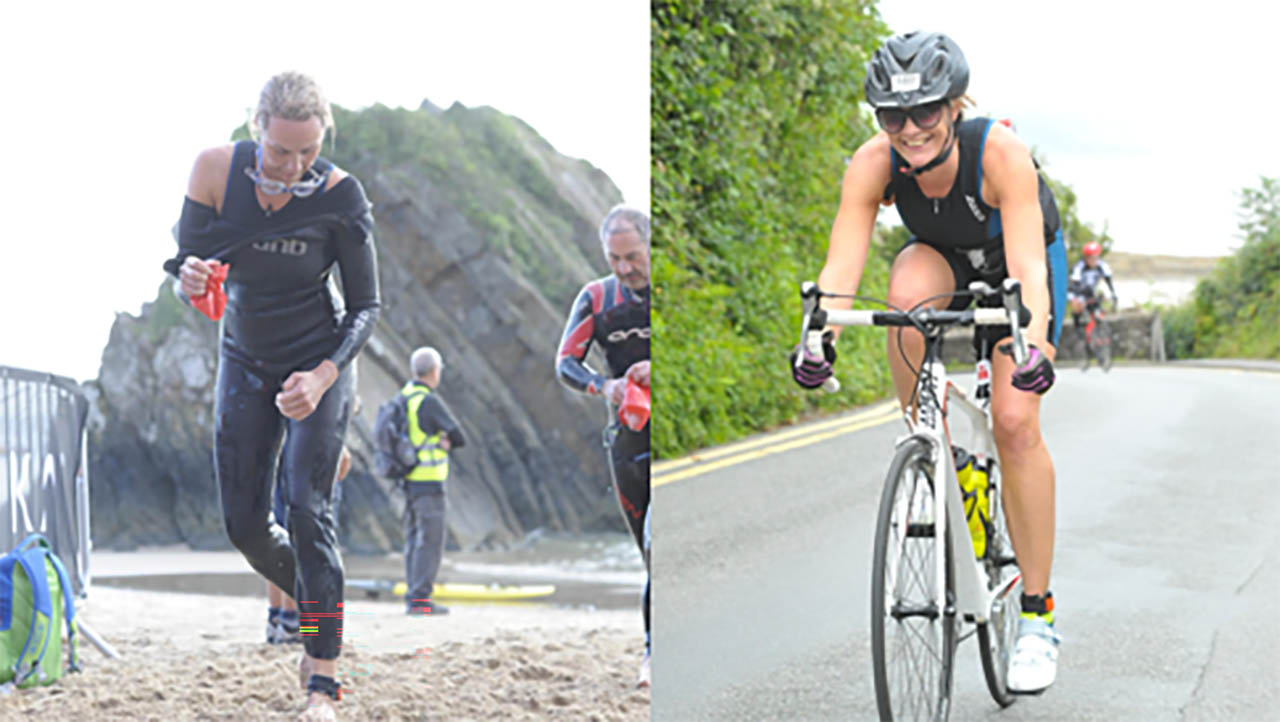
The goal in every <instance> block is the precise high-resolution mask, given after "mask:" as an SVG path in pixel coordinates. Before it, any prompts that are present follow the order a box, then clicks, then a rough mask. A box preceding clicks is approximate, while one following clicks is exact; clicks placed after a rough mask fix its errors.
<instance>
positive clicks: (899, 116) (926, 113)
mask: <svg viewBox="0 0 1280 722" xmlns="http://www.w3.org/2000/svg"><path fill="white" fill-rule="evenodd" d="M946 102H947V101H945V100H935V101H933V102H932V103H925V104H924V105H913V106H911V107H910V108H877V109H876V122H877V123H879V124H880V127H881V128H884V130H885V132H886V133H899V132H901V131H902V129H903V128H904V127H906V125H907V118H911V122H912V123H915V124H916V127H917V128H919V129H920V130H929V129H930V128H933V127H934V126H936V125H937V124H938V123H939V122H940V121H941V120H942V109H943V107H945V106H946Z"/></svg>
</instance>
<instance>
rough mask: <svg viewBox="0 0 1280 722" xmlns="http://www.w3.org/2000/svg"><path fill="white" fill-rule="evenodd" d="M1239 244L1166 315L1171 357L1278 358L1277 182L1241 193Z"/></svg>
mask: <svg viewBox="0 0 1280 722" xmlns="http://www.w3.org/2000/svg"><path fill="white" fill-rule="evenodd" d="M1240 214H1241V221H1240V230H1241V233H1242V235H1243V236H1244V244H1243V245H1242V246H1241V247H1240V248H1239V249H1238V250H1237V251H1236V252H1235V254H1233V255H1231V256H1228V257H1226V258H1224V259H1222V260H1221V261H1219V262H1218V265H1217V267H1215V268H1214V270H1213V272H1212V273H1211V274H1210V275H1209V276H1207V277H1205V278H1204V279H1201V281H1200V282H1199V283H1198V284H1196V290H1195V293H1194V294H1193V297H1192V298H1191V299H1190V300H1189V301H1187V302H1186V303H1184V304H1182V305H1181V306H1178V307H1176V308H1173V309H1168V310H1166V311H1165V313H1164V316H1163V322H1164V327H1165V349H1166V352H1167V353H1168V355H1169V357H1170V358H1187V357H1219V358H1224V357H1235V358H1272V359H1280V180H1278V179H1276V178H1262V179H1261V185H1260V187H1259V188H1246V189H1245V190H1244V191H1243V192H1242V193H1241V202H1240Z"/></svg>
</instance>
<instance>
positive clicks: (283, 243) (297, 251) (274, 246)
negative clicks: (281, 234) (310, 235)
mask: <svg viewBox="0 0 1280 722" xmlns="http://www.w3.org/2000/svg"><path fill="white" fill-rule="evenodd" d="M253 248H254V250H258V251H266V252H267V253H283V254H285V255H288V256H305V255H306V254H307V242H306V241H300V240H298V239H296V238H277V239H275V240H271V241H258V242H257V243H255V244H253Z"/></svg>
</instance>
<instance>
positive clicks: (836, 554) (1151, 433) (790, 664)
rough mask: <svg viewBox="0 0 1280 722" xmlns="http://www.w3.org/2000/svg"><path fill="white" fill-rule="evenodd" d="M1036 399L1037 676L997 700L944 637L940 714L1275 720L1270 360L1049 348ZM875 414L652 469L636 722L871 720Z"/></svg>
mask: <svg viewBox="0 0 1280 722" xmlns="http://www.w3.org/2000/svg"><path fill="white" fill-rule="evenodd" d="M881 408H882V409H883V406H881ZM1042 415H1043V419H1044V429H1045V438H1046V441H1047V443H1048V445H1049V448H1050V452H1051V454H1052V455H1053V458H1054V462H1055V465H1056V468H1057V480H1058V482H1057V483H1058V486H1057V489H1058V491H1057V505H1058V506H1057V523H1058V532H1057V548H1056V549H1057V551H1056V558H1055V564H1054V572H1053V582H1052V589H1053V590H1054V597H1055V600H1056V602H1057V617H1058V624H1057V626H1058V631H1059V633H1060V634H1061V635H1062V636H1063V639H1064V641H1063V645H1062V648H1061V659H1060V665H1059V674H1058V681H1057V683H1056V684H1055V685H1054V686H1053V687H1052V688H1051V689H1050V690H1049V691H1047V692H1046V693H1045V694H1044V695H1042V696H1039V697H1034V698H1024V699H1020V700H1019V701H1017V702H1016V703H1015V704H1014V705H1013V706H1012V707H1010V708H1008V709H1006V710H1003V711H1001V710H1000V709H999V708H998V707H997V706H996V705H995V703H994V702H992V701H991V699H990V697H989V696H988V695H987V692H986V687H985V686H984V684H983V682H982V671H981V665H980V663H979V659H978V651H977V644H976V641H975V640H974V639H969V640H966V641H965V642H963V643H962V644H961V645H960V647H959V649H958V650H957V653H956V660H957V678H956V683H955V692H954V697H953V706H952V715H951V719H953V720H971V719H980V720H1002V721H1013V720H1108V721H1110V720H1142V721H1144V722H1146V721H1149V720H1151V721H1153V720H1188V721H1190V720H1246V721H1247V720H1264V719H1265V720H1275V719H1280V619H1278V618H1277V611H1276V603H1275V599H1276V598H1277V596H1280V497H1278V496H1277V491H1280V374H1276V373H1265V372H1256V371H1245V370H1225V369H1214V368H1195V367H1186V366H1180V367H1174V366H1161V367H1154V366H1146V367H1143V366H1128V367H1117V368H1115V369H1113V370H1112V372H1111V373H1110V374H1106V375H1103V374H1102V373H1099V372H1098V371H1097V370H1096V369H1092V370H1090V371H1089V372H1087V373H1081V372H1080V370H1079V369H1078V368H1075V369H1071V368H1068V369H1062V370H1061V373H1060V377H1059V381H1058V384H1057V386H1055V388H1054V389H1053V390H1052V391H1051V392H1050V394H1049V396H1048V397H1047V398H1046V400H1045V403H1044V407H1043V412H1042ZM857 418H863V419H866V420H864V421H861V422H858V421H857V420H856V419H857ZM884 418H886V417H885V415H884V414H883V413H882V412H881V413H877V412H876V411H875V410H863V411H862V412H861V415H860V416H858V417H855V420H854V421H852V422H849V421H837V422H836V426H834V428H833V426H832V422H831V421H830V420H828V421H827V423H826V426H825V427H814V426H813V425H811V426H810V427H806V428H805V430H804V431H799V432H797V430H789V432H788V433H791V434H793V435H792V436H789V437H788V436H785V435H780V434H778V433H775V434H771V435H767V436H762V437H758V438H756V439H753V440H752V442H754V443H756V444H757V446H755V447H754V448H753V449H751V450H748V451H746V452H745V453H747V454H748V455H750V456H751V458H748V459H747V460H745V461H743V462H741V463H729V462H730V461H732V460H733V459H735V458H740V455H739V454H735V453H727V454H726V455H725V456H724V457H722V458H720V459H718V460H716V461H703V462H702V463H700V464H695V465H692V466H684V467H683V468H681V467H680V466H679V465H678V464H677V465H676V466H675V467H673V466H670V465H669V464H670V462H668V464H667V465H663V466H662V467H659V468H657V469H655V472H654V482H653V483H654V485H655V492H654V494H655V496H654V501H653V507H652V508H653V514H654V517H653V538H654V540H655V542H654V547H653V590H654V591H653V605H654V608H653V615H654V629H655V632H654V641H653V649H654V657H653V663H652V664H653V692H652V705H653V706H652V711H653V717H652V718H653V719H654V720H655V721H666V720H679V721H684V720H734V721H735V722H737V721H747V720H864V719H875V717H876V712H875V698H874V692H873V690H872V682H871V654H870V631H869V600H870V591H869V580H870V571H869V567H870V564H871V552H872V535H873V529H874V524H875V513H876V508H877V505H878V502H879V494H880V487H881V485H882V483H883V477H884V473H885V471H886V469H887V466H888V463H889V460H890V456H891V449H892V443H893V440H894V438H895V437H896V436H898V435H899V434H900V433H901V432H902V430H903V426H902V423H901V421H900V420H896V419H895V420H893V421H889V422H887V423H877V421H878V419H884ZM850 427H855V428H856V427H861V428H857V430H853V431H843V432H842V431H841V429H842V428H850ZM815 429H817V430H815ZM823 434H825V435H826V436H827V438H820V439H819V440H817V441H814V442H813V443H806V442H807V441H808V440H810V439H813V438H814V437H815V436H821V435H823ZM780 446H782V447H784V448H783V450H781V451H777V452H776V453H767V452H771V451H773V450H774V449H777V448H779V447H780ZM739 448H741V447H739ZM716 453H723V452H718V451H716V450H710V452H709V453H703V454H700V456H701V457H703V458H704V459H705V458H706V457H709V456H714V455H715V454H716ZM686 474H687V476H683V475H686Z"/></svg>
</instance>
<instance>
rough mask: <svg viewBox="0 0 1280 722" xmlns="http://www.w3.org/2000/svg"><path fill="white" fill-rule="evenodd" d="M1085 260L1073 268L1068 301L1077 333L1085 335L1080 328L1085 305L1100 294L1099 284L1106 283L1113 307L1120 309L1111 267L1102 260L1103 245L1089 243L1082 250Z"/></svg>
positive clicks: (1081, 260)
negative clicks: (1109, 290) (1100, 282)
mask: <svg viewBox="0 0 1280 722" xmlns="http://www.w3.org/2000/svg"><path fill="white" fill-rule="evenodd" d="M1082 250H1083V252H1084V258H1082V259H1080V260H1079V261H1076V265H1074V266H1072V267H1071V278H1070V280H1069V281H1067V301H1068V302H1069V303H1070V304H1071V323H1072V324H1074V326H1075V328H1076V331H1077V332H1078V333H1081V334H1083V333H1084V330H1083V329H1082V328H1081V327H1080V323H1081V321H1080V316H1081V315H1082V314H1083V313H1084V307H1085V304H1087V303H1088V302H1089V299H1090V298H1092V297H1093V296H1094V295H1097V293H1098V282H1099V281H1106V282H1107V288H1109V289H1111V307H1112V308H1113V309H1115V308H1119V306H1120V299H1119V298H1118V297H1117V296H1116V287H1115V284H1113V283H1112V282H1111V267H1110V266H1108V265H1107V262H1106V261H1104V260H1102V244H1101V243H1098V242H1097V241H1089V242H1088V243H1086V244H1084V248H1083V249H1082Z"/></svg>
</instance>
